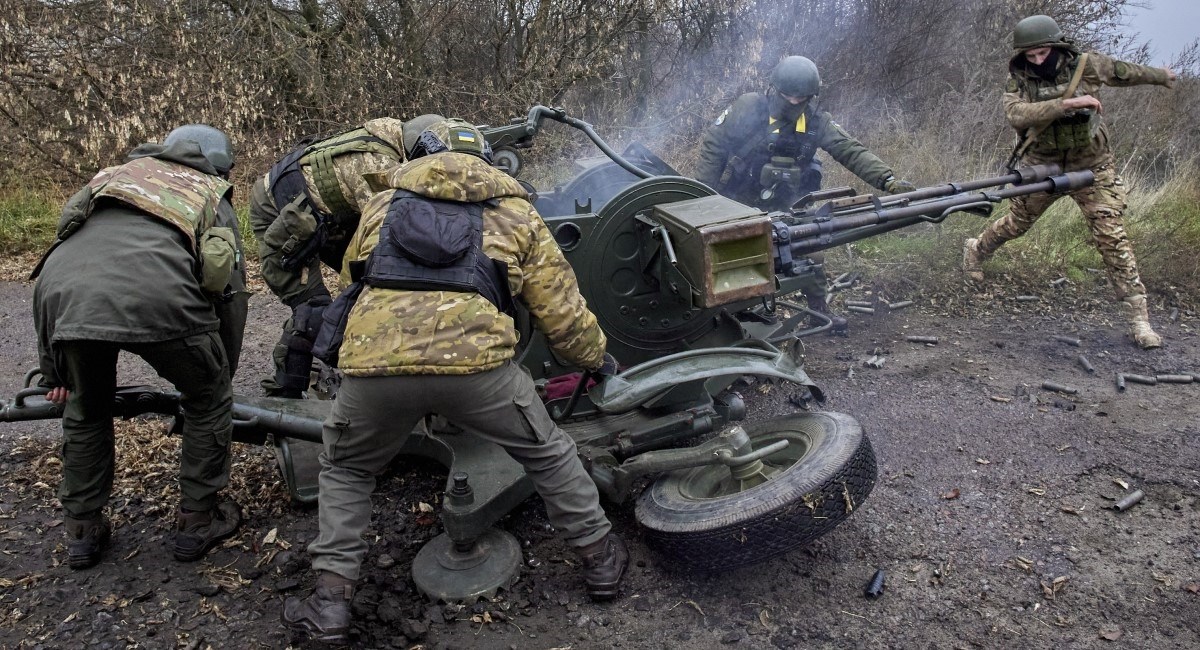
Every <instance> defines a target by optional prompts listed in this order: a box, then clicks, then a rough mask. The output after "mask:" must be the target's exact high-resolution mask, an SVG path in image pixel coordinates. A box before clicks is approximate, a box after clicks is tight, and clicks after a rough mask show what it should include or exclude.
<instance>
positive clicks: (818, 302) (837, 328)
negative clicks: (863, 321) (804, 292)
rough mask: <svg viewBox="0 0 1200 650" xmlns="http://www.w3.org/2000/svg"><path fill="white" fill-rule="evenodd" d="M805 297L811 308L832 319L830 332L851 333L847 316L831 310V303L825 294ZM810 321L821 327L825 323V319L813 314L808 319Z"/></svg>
mask: <svg viewBox="0 0 1200 650" xmlns="http://www.w3.org/2000/svg"><path fill="white" fill-rule="evenodd" d="M804 298H805V300H807V301H808V308H809V309H811V310H813V311H815V312H817V313H819V314H821V315H823V316H825V317H826V318H828V319H829V320H830V321H831V324H830V326H829V333H830V334H839V335H841V336H846V335H847V334H849V332H850V323H849V322H847V321H846V319H845V318H842V317H841V316H835V315H834V314H833V313H831V312H830V311H829V303H827V302H825V296H805V297H804ZM808 323H809V325H812V326H813V327H820V326H822V325H824V324H825V319H823V318H819V317H817V316H811V317H809V319H808Z"/></svg>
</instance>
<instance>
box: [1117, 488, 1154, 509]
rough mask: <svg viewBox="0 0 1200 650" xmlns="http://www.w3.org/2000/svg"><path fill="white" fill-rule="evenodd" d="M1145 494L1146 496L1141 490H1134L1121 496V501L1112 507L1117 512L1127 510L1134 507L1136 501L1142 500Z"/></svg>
mask: <svg viewBox="0 0 1200 650" xmlns="http://www.w3.org/2000/svg"><path fill="white" fill-rule="evenodd" d="M1144 496H1146V493H1145V492H1142V491H1141V490H1134V491H1133V492H1130V493H1129V494H1126V495H1125V496H1123V497H1121V499H1120V500H1119V501H1117V502H1116V503H1114V504H1113V505H1112V509H1113V510H1116V511H1117V512H1125V511H1126V510H1128V509H1130V508H1132V507H1133V505H1134V504H1135V503H1137V502H1138V501H1141V500H1142V497H1144Z"/></svg>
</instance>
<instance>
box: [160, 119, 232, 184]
mask: <svg viewBox="0 0 1200 650" xmlns="http://www.w3.org/2000/svg"><path fill="white" fill-rule="evenodd" d="M182 140H191V141H192V142H195V143H196V144H198V145H200V153H202V154H204V157H205V158H207V159H208V162H210V163H212V166H213V167H214V168H215V169H216V170H217V173H219V174H221V175H222V176H228V175H229V170H231V169H233V142H232V141H231V140H230V139H229V136H228V135H225V132H224V131H222V130H220V129H218V128H216V127H212V126H209V125H207V124H184V125H183V126H179V127H175V129H174V130H172V131H171V132H170V133H168V134H167V138H166V139H165V140H163V144H164V145H167V146H170V145H173V144H175V143H176V142H180V141H182Z"/></svg>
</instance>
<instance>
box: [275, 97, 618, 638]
mask: <svg viewBox="0 0 1200 650" xmlns="http://www.w3.org/2000/svg"><path fill="white" fill-rule="evenodd" d="M412 155H413V157H414V158H415V159H414V160H412V161H411V162H409V163H406V164H403V165H400V166H398V167H394V168H392V169H390V170H388V171H386V172H378V173H375V174H369V175H368V178H369V180H370V181H371V182H372V184H373V185H375V186H376V187H382V188H388V189H387V191H384V192H382V193H380V194H376V195H375V196H374V197H373V198H372V199H371V200H370V202H369V203H368V204H367V205H366V207H365V208H364V210H363V219H362V223H360V224H359V227H358V231H357V232H356V233H355V234H354V237H353V239H351V241H350V245H349V248H348V249H347V251H346V258H345V259H346V268H347V269H349V272H350V274H351V275H352V277H353V278H354V280H355V282H354V284H352V285H350V286H349V287H348V288H347V289H345V290H344V291H343V292H342V294H341V295H339V296H338V301H337V302H335V303H334V305H333V306H331V307H330V308H329V311H328V312H327V314H326V317H325V320H326V324H325V328H324V329H322V330H321V334H320V336H319V337H318V342H317V346H316V348H315V349H314V351H315V353H316V354H317V355H318V356H319V357H320V358H322V359H325V360H327V361H330V362H334V361H336V362H337V365H338V367H339V368H340V369H341V371H342V372H343V374H344V375H345V376H344V378H343V380H342V385H341V388H340V389H339V392H338V398H337V400H336V401H335V402H334V406H333V410H332V412H331V413H330V415H329V417H328V419H327V420H326V421H325V429H324V438H325V450H324V453H322V455H321V477H320V499H319V501H318V503H319V504H320V513H319V520H320V529H321V532H320V535H319V536H318V537H317V539H316V540H315V541H314V542H313V543H312V544H311V545H310V546H309V547H308V552H309V554H310V555H312V557H313V562H312V566H313V568H314V569H317V570H318V571H319V572H320V574H319V576H318V578H317V585H316V588H315V589H314V590H313V592H312V594H311V595H310V596H308V597H307V598H306V599H300V598H289V599H288V600H287V602H285V603H284V608H283V621H284V623H285V624H286V625H287V626H288V627H289V628H291V629H293V630H295V631H298V632H302V633H307V634H309V635H312V636H315V637H317V638H319V639H320V640H322V641H325V642H332V643H344V642H346V641H347V635H348V631H349V626H350V607H349V604H350V600H351V597H352V594H353V592H354V585H355V582H356V581H357V580H358V578H359V568H360V566H361V564H362V560H363V556H364V555H366V552H367V543H366V542H365V541H364V540H363V539H362V534H363V532H364V531H365V530H366V528H367V525H368V524H369V522H370V517H371V502H370V493H371V491H372V490H373V489H374V487H375V475H376V474H378V473H379V472H380V471H382V470H383V469H384V468H385V467H386V466H387V464H388V463H389V462H390V461H391V459H392V458H393V457H394V456H395V455H396V453H397V452H398V451H399V450H400V448H401V447H402V446H403V445H404V441H405V438H407V433H408V432H409V431H411V430H412V428H413V427H414V426H415V425H416V424H417V423H418V422H420V421H421V420H422V419H423V418H424V417H425V416H426V415H428V414H430V413H437V414H439V415H442V416H444V417H446V418H447V419H449V420H450V421H451V422H453V423H455V424H457V425H458V426H461V427H463V428H464V429H465V430H467V431H470V432H471V433H473V434H474V435H476V436H478V437H480V438H483V439H484V440H488V441H491V442H494V443H496V444H499V445H501V446H502V447H504V449H505V450H506V451H507V452H508V453H509V454H510V455H511V456H512V457H513V458H514V459H516V460H517V461H518V462H520V463H521V464H522V465H523V466H524V467H525V471H526V472H527V474H528V475H529V477H530V478H531V479H532V481H533V483H534V486H535V488H536V489H537V491H538V493H539V494H540V495H541V496H542V498H543V499H544V500H545V502H546V510H547V513H548V514H549V516H550V521H551V523H553V524H554V526H555V527H556V528H558V529H559V530H561V531H563V532H564V534H565V536H566V539H567V542H568V544H570V545H571V546H573V547H574V548H575V550H576V551H577V552H578V554H579V556H580V559H581V563H582V566H583V574H584V580H585V582H586V584H587V591H588V594H589V595H590V596H591V597H592V598H593V599H596V600H602V599H608V598H613V597H615V596H616V595H617V590H618V586H619V584H620V582H621V579H622V577H623V576H624V572H625V569H626V566H627V565H628V562H629V555H628V552H627V551H626V548H625V544H624V542H622V541H621V539H620V538H619V537H617V536H616V535H615V534H613V533H611V532H610V531H611V524H610V523H609V521H608V519H607V518H606V517H605V515H604V511H603V510H602V509H601V508H600V503H599V495H598V493H597V490H596V486H595V484H594V483H593V482H592V480H591V479H590V478H589V477H588V475H587V473H586V472H585V471H584V468H583V465H582V463H581V462H580V460H579V457H578V455H577V451H576V448H575V443H574V441H572V440H571V438H570V437H568V436H567V435H566V434H565V433H564V432H563V431H562V430H561V429H559V428H558V426H557V425H555V423H554V421H553V420H551V419H550V416H549V414H548V413H547V412H546V408H545V406H543V404H542V402H541V400H540V399H538V397H537V394H536V392H535V390H534V384H533V381H532V379H531V378H530V376H529V374H528V373H527V372H526V371H525V370H524V369H523V368H522V367H520V366H519V365H517V364H516V363H515V362H514V361H513V355H514V347H515V346H516V344H517V338H518V337H517V332H516V330H515V329H514V327H513V319H512V317H511V314H512V299H513V297H516V298H519V299H520V300H521V302H522V303H523V304H524V305H525V307H526V308H528V310H529V312H530V314H531V316H532V317H533V321H534V322H535V323H536V324H537V327H538V328H539V329H540V330H541V331H542V332H543V333H544V334H545V336H546V337H547V339H548V340H549V341H550V344H551V346H552V347H553V348H554V350H555V352H557V353H558V354H559V355H560V356H561V357H562V358H563V359H566V360H569V361H570V362H572V363H574V364H576V365H578V366H579V367H581V368H587V369H591V370H598V371H600V372H602V373H608V374H611V373H613V372H615V371H616V362H615V361H614V360H613V359H612V357H611V356H609V355H607V354H606V353H605V352H604V348H605V344H606V340H605V337H604V333H603V332H602V331H601V330H600V327H599V325H598V324H597V321H596V317H595V316H594V315H593V314H592V313H591V312H590V311H588V309H587V305H586V304H585V302H584V299H583V297H582V296H581V295H580V294H579V287H578V285H577V284H576V280H575V274H574V272H573V271H572V269H571V267H570V265H569V264H568V263H567V261H566V259H565V258H564V257H563V255H562V252H561V251H560V250H559V248H558V245H557V244H556V243H555V242H554V238H553V236H552V235H551V234H550V231H549V229H547V228H546V225H545V224H544V223H543V222H542V220H541V218H540V217H539V215H538V213H537V212H536V211H535V210H534V208H533V206H532V205H531V204H530V203H529V201H528V194H527V193H526V191H525V189H523V188H522V187H521V185H520V183H518V182H517V181H516V180H514V179H513V178H512V177H510V176H508V175H506V174H505V173H504V172H502V171H500V170H498V169H496V168H493V167H491V166H490V165H489V163H488V158H489V156H490V148H489V147H488V145H487V143H486V141H484V139H483V136H482V134H480V132H479V131H478V130H477V129H476V128H475V127H473V126H471V125H470V124H468V123H466V122H463V121H461V120H446V121H442V122H438V123H436V124H434V125H433V126H432V127H430V129H429V130H427V131H425V132H424V133H423V134H421V136H420V140H419V142H418V143H417V146H416V149H415V151H414V152H413V154H412ZM335 323H337V324H338V326H337V327H334V326H333V324H335ZM342 341H344V342H342ZM339 346H340V359H334V358H333V357H334V355H336V354H338V350H339ZM398 395H402V396H403V399H397V396H398Z"/></svg>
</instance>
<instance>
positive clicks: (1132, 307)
mask: <svg viewBox="0 0 1200 650" xmlns="http://www.w3.org/2000/svg"><path fill="white" fill-rule="evenodd" d="M1123 302H1124V303H1125V309H1126V310H1127V311H1128V312H1129V335H1130V336H1132V337H1133V340H1134V342H1135V343H1137V344H1138V347H1140V348H1141V349H1143V350H1149V349H1152V348H1157V347H1162V337H1161V336H1159V335H1158V333H1157V332H1155V331H1154V330H1153V329H1152V328H1151V327H1150V314H1149V311H1148V310H1147V308H1146V296H1129V297H1127V298H1125V300H1124V301H1123Z"/></svg>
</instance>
